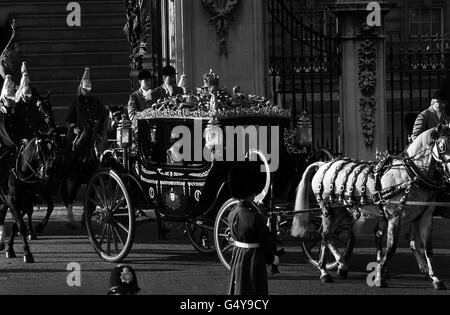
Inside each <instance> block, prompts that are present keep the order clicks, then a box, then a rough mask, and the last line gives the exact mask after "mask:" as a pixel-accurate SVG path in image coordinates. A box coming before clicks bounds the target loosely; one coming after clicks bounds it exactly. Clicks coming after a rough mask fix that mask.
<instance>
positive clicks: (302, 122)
mask: <svg viewBox="0 0 450 315" xmlns="http://www.w3.org/2000/svg"><path fill="white" fill-rule="evenodd" d="M296 142H297V145H298V146H299V147H310V146H312V144H313V143H312V142H313V140H312V123H311V120H310V119H309V117H308V114H307V113H306V112H305V111H303V112H302V115H301V116H300V118H299V119H298V120H297V138H296Z"/></svg>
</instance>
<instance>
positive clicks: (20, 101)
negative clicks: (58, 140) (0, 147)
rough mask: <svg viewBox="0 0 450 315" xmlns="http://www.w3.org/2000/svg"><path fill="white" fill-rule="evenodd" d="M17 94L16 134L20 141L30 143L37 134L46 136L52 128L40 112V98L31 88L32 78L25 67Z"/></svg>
mask: <svg viewBox="0 0 450 315" xmlns="http://www.w3.org/2000/svg"><path fill="white" fill-rule="evenodd" d="M22 69H23V70H24V72H23V73H22V78H21V80H20V86H19V89H18V90H17V93H16V105H15V113H14V124H15V126H14V130H15V131H14V133H15V134H16V139H18V140H19V141H23V140H26V141H30V140H31V139H33V138H34V137H36V134H37V133H42V134H46V133H48V132H49V130H50V126H49V125H48V124H47V123H46V120H45V115H44V113H43V112H42V111H40V110H39V107H38V101H39V99H40V96H39V94H38V92H37V90H36V89H34V88H32V87H31V86H30V83H31V82H30V77H29V74H28V71H27V69H26V66H25V67H22Z"/></svg>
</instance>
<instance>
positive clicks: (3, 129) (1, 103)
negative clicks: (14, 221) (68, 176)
mask: <svg viewBox="0 0 450 315" xmlns="http://www.w3.org/2000/svg"><path fill="white" fill-rule="evenodd" d="M15 97H16V85H15V84H14V82H13V80H12V78H11V75H6V78H5V81H4V82H3V87H2V90H1V94H0V186H2V187H5V186H6V185H7V178H8V176H6V175H7V172H9V170H10V169H11V167H12V165H13V162H14V158H15V155H16V152H17V150H16V139H15V138H14V137H13V135H12V133H11V131H12V130H13V121H12V112H13V111H14V106H15ZM4 238H5V226H4V225H0V246H1V247H2V248H3V247H4V243H5V242H4Z"/></svg>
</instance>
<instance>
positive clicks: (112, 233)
mask: <svg viewBox="0 0 450 315" xmlns="http://www.w3.org/2000/svg"><path fill="white" fill-rule="evenodd" d="M109 229H110V231H111V232H110V233H111V236H112V240H113V242H114V250H115V251H116V254H118V253H119V246H118V245H117V239H116V234H115V233H114V229H113V227H112V225H110V226H109Z"/></svg>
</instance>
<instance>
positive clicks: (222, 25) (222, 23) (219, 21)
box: [202, 0, 241, 56]
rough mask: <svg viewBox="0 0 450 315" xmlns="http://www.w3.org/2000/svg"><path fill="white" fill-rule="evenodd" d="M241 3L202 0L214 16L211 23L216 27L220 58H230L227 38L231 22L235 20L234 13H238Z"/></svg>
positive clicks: (236, 1) (224, 0) (228, 0)
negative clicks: (223, 56)
mask: <svg viewBox="0 0 450 315" xmlns="http://www.w3.org/2000/svg"><path fill="white" fill-rule="evenodd" d="M240 2H241V1H240V0H202V4H203V7H204V8H205V9H206V10H207V11H208V12H209V13H210V14H211V15H212V18H211V19H210V22H211V23H214V24H215V25H216V33H217V36H218V38H219V55H220V56H222V55H225V56H228V49H227V39H226V38H227V35H228V30H229V22H230V21H232V20H233V13H234V12H235V11H236V9H237V7H238V6H239V4H240Z"/></svg>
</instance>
